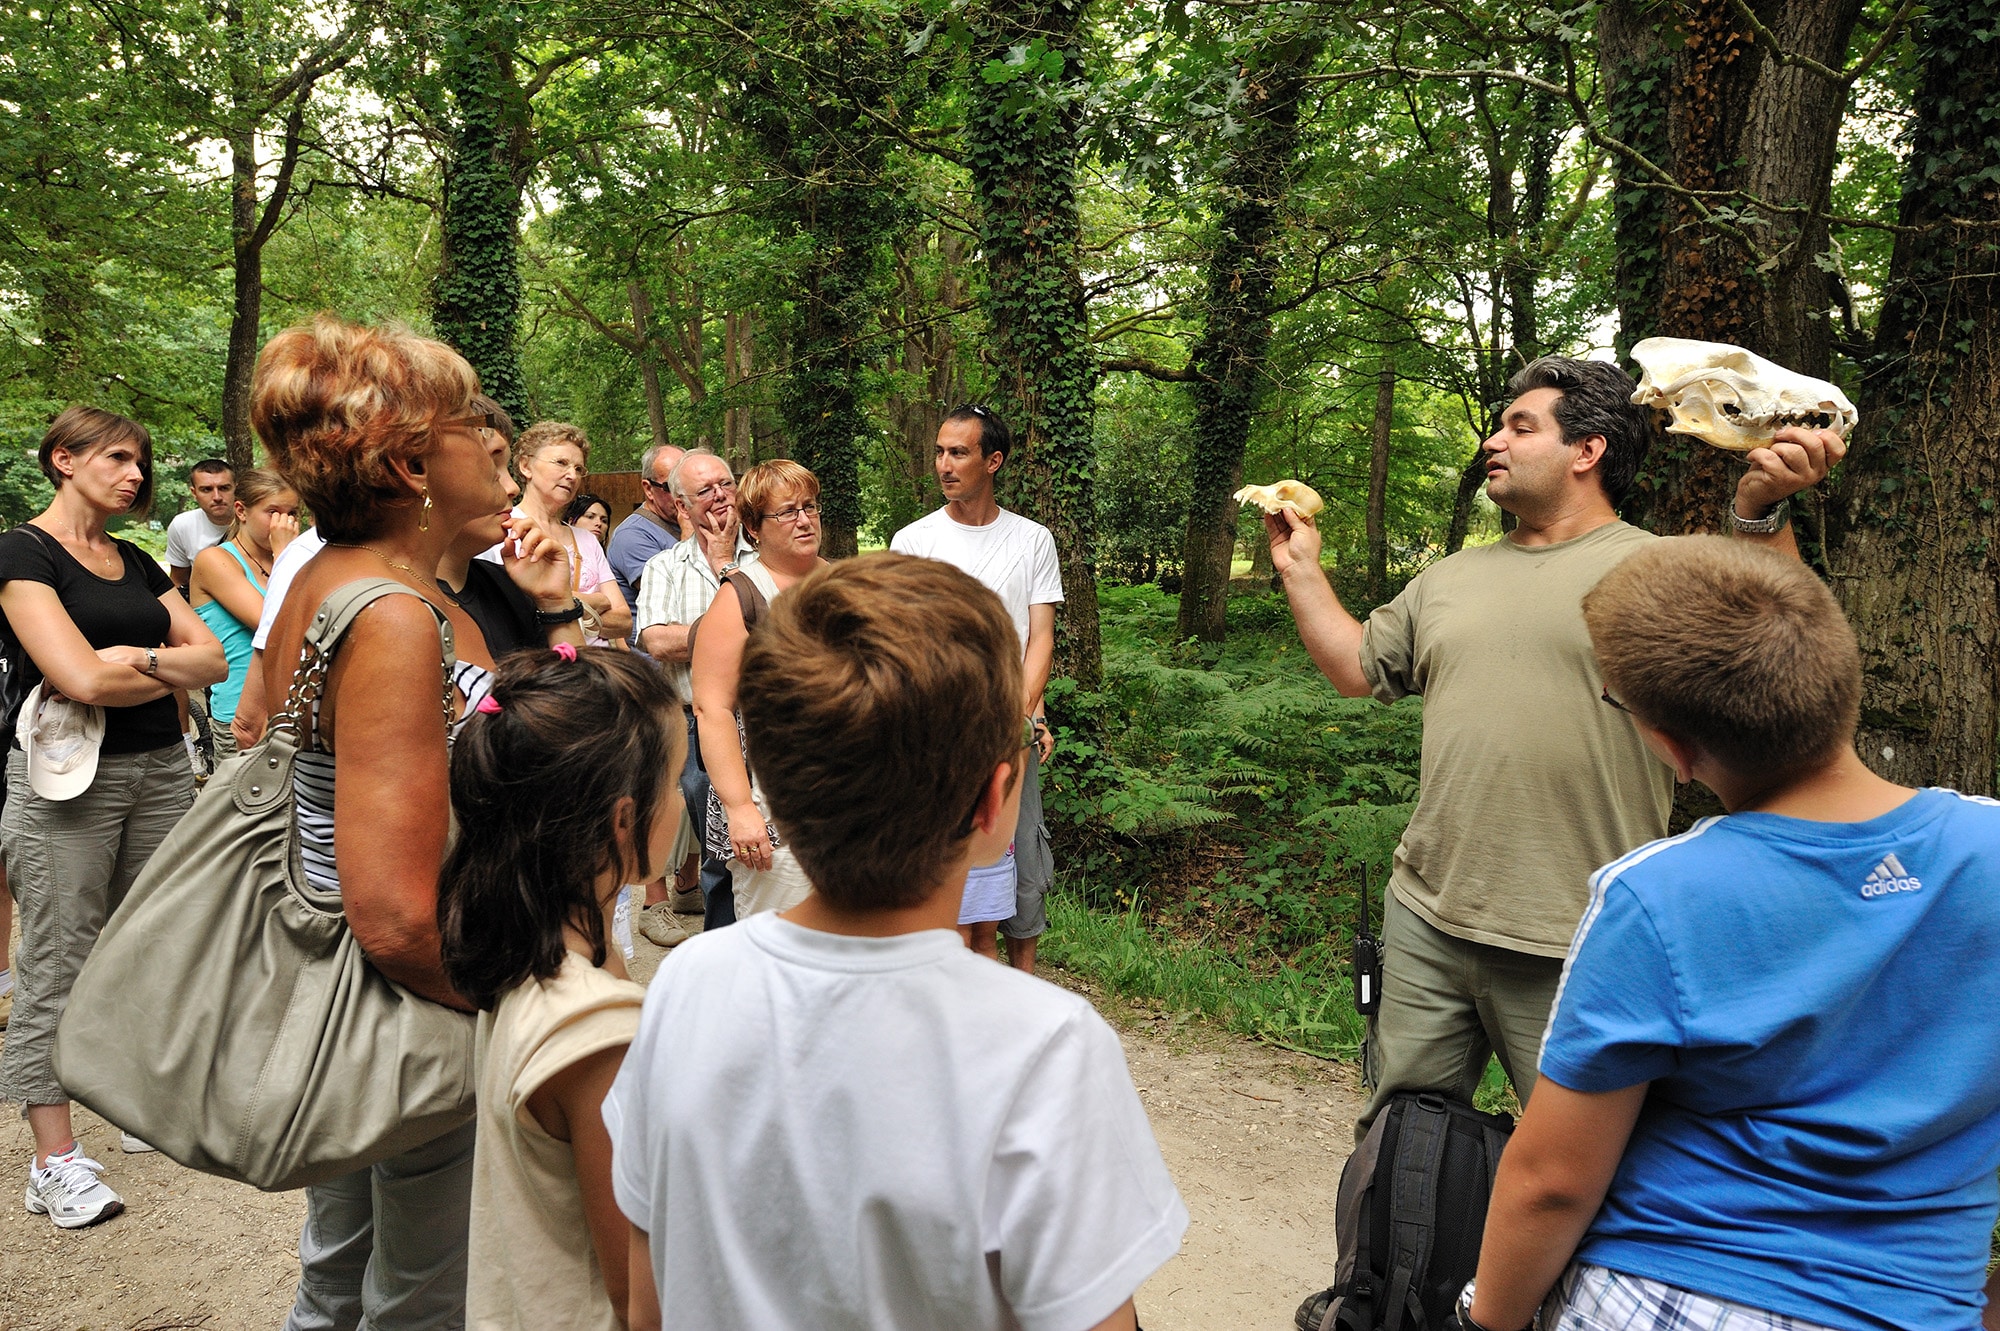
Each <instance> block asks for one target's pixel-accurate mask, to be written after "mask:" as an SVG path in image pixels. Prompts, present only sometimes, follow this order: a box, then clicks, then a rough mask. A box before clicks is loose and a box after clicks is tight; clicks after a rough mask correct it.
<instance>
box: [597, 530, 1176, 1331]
mask: <svg viewBox="0 0 2000 1331" xmlns="http://www.w3.org/2000/svg"><path fill="white" fill-rule="evenodd" d="M1017 646H1018V644H1017V639H1016V636H1015V634H1014V632H1013V630H1012V625H1011V624H1010V623H1009V621H1008V617H1007V614H1006V611H1005V610H1004V609H1003V608H1002V607H1001V605H1000V602H999V600H998V599H997V598H996V597H995V596H994V595H993V594H992V593H991V592H989V591H987V590H986V589H985V588H983V587H981V586H980V585H979V584H978V583H977V582H975V581H974V580H973V579H972V578H971V577H969V576H967V575H966V574H964V573H961V572H959V571H958V570H957V569H954V568H952V567H950V566H948V565H945V564H942V563H939V562H937V561H934V560H926V559H915V558H910V557H907V556H902V555H895V554H877V555H864V556H861V557H859V558H856V559H849V560H845V561H843V562H841V563H838V564H835V565H832V566H830V567H828V568H825V569H822V570H820V571H818V572H816V573H814V574H812V575H811V576H810V577H808V578H807V579H806V580H804V581H803V582H801V583H799V585H798V586H797V587H795V588H793V589H792V590H791V591H790V592H789V593H787V594H786V596H785V597H783V598H782V599H781V600H779V601H778V602H776V603H775V604H773V606H772V607H771V617H770V619H769V621H768V622H767V623H766V625H765V627H763V628H762V629H760V630H759V633H758V636H757V637H755V638H753V639H752V641H751V643H750V645H749V647H748V649H747V650H746V651H745V654H744V661H743V673H742V683H741V684H740V686H739V688H738V693H737V696H738V699H739V700H740V703H741V706H742V710H743V726H744V731H745V735H746V737H747V741H748V744H749V751H750V762H751V765H752V767H753V768H754V769H755V770H756V771H757V772H758V773H759V775H760V777H761V778H762V779H763V780H764V789H765V793H766V795H767V796H768V797H769V799H770V804H771V816H772V820H773V821H774V822H775V823H776V824H777V826H778V830H779V833H780V834H781V835H782V836H783V837H784V838H785V840H786V842H787V843H788V844H789V845H790V846H791V847H792V849H793V851H794V852H795V853H796V854H797V855H798V858H799V862H800V863H801V865H803V866H804V868H805V870H806V873H807V875H808V876H809V877H810V878H811V880H812V882H813V887H814V891H813V894H812V895H811V896H809V897H807V898H806V900H805V901H804V902H802V903H801V904H800V905H798V906H796V907H794V908H792V909H791V910H788V911H785V912H782V913H776V914H767V915H760V916H756V917H753V918H752V919H750V920H748V921H746V922H744V923H742V924H739V925H737V926H736V927H734V928H731V929H724V930H719V931H717V932H715V933H712V934H703V935H701V936H699V937H697V938H694V939H692V940H690V941H689V942H687V943H684V944H682V945H681V946H680V947H679V948H677V949H676V950H675V951H674V952H673V953H672V954H671V955H669V957H668V958H667V960H666V962H665V963H664V964H662V966H661V967H660V971H659V974H658V975H657V976H656V978H655V979H654V981H653V984H652V987H651V989H650V990H649V992H648V993H647V995H646V1005H645V1012H644V1015H643V1016H642V1018H641V1020H640V1026H639V1034H638V1038H637V1039H635V1040H634V1041H633V1043H632V1046H631V1050H630V1052H629V1053H628V1054H627V1056H626V1060H625V1065H624V1068H623V1070H622V1071H621V1072H620V1073H619V1076H618V1079H617V1081H616V1083H615V1084H614V1085H613V1087H612V1090H611V1094H610V1095H609V1096H608V1097H607V1098H606V1100H605V1102H604V1119H605V1123H606V1126H607V1127H608V1128H609V1130H610V1133H611V1139H612V1144H613V1159H612V1182H613V1188H614V1191H615V1193H616V1196H617V1200H618V1204H619V1207H620V1208H621V1209H622V1210H623V1211H624V1213H625V1215H626V1218H627V1219H629V1220H630V1221H631V1222H632V1225H633V1255H632V1263H631V1265H632V1272H633V1301H632V1309H631V1313H632V1318H631V1324H632V1326H633V1327H635V1328H638V1327H651V1326H661V1325H664V1326H670V1327H703V1328H706V1327H723V1326H740V1327H757V1328H759V1331H784V1329H785V1328H797V1329H798V1331H808V1329H810V1331H841V1329H842V1328H853V1329H854V1331H862V1329H863V1328H869V1329H871V1331H872V1329H875V1328H907V1329H908V1331H932V1329H933V1328H939V1327H950V1328H954V1331H972V1329H973V1328H993V1331H1000V1328H1009V1327H1016V1326H1018V1327H1021V1328H1024V1331H1088V1329H1091V1328H1100V1327H1102V1328H1130V1327H1133V1326H1134V1325H1135V1314H1134V1312H1133V1308H1132V1293H1133V1291H1134V1290H1136V1289H1137V1288H1138V1286H1139V1284H1140V1283H1141V1282H1142V1281H1143V1280H1145V1278H1146V1277H1147V1276H1148V1275H1150V1274H1151V1273H1152V1272H1153V1271H1154V1270H1156V1269H1157V1268H1158V1267H1159V1266H1160V1265H1161V1264H1163V1263H1164V1262H1166V1261H1167V1259H1168V1258H1170V1257H1172V1256H1173V1255H1174V1254H1175V1252H1176V1251H1178V1249H1179V1247H1180V1240H1181V1235H1182V1233H1183V1232H1184V1231H1185V1229H1186V1227H1187V1222H1188V1216H1187V1209H1186V1207H1185V1206H1183V1205H1182V1203H1181V1199H1180V1196H1179V1194H1178V1193H1177V1192H1176V1191H1175V1190H1174V1185H1173V1181H1172V1179H1171V1178H1169V1177H1168V1175H1167V1170H1166V1165H1165V1163H1164V1161H1162V1159H1161V1158H1160V1152H1159V1147H1158V1146H1157V1144H1156V1143H1155V1142H1154V1140H1153V1135H1152V1129H1151V1127H1150V1126H1149V1125H1148V1123H1147V1121H1146V1114H1145V1110H1144V1109H1143V1108H1142V1107H1141V1105H1140V1103H1139V1097H1138V1094H1137V1092H1135V1091H1134V1089H1133V1087H1132V1080H1131V1075H1130V1073H1129V1072H1128V1071H1127V1070H1126V1067H1125V1061H1124V1054H1123V1051H1122V1050H1121V1048H1120V1046H1119V1044H1118V1038H1117V1036H1115V1035H1114V1034H1113V1033H1112V1031H1111V1029H1110V1028H1109V1027H1108V1026H1106V1025H1105V1023H1104V1021H1103V1020H1102V1019H1101V1018H1100V1017H1099V1016H1098V1015H1097V1013H1096V1012H1095V1011H1094V1010H1093V1009H1092V1008H1091V1007H1090V1005H1089V1004H1088V1003H1086V1002H1085V1001H1084V1000H1082V999H1081V998H1079V997H1077V996H1076V995H1074V994H1071V993H1068V992H1066V991H1064V990H1061V989H1058V988H1056V987H1054V986H1053V985H1050V984H1046V983H1044V982H1042V981H1040V980H1037V979H1035V978H1034V977H1032V976H1029V975H1024V974H1022V973H1020V972H1019V971H1016V970H1012V969H1009V968H1006V967H1002V966H994V965H991V964H989V963H987V962H986V961H983V960H981V959H980V958H978V957H975V956H973V955H972V953H971V952H970V951H968V950H967V949H966V948H965V947H964V946H963V945H961V943H960V941H959V938H958V934H957V933H956V932H955V930H954V928H953V925H954V923H955V922H956V920H957V917H958V907H959V895H960V892H961V885H962V884H963V883H964V881H965V875H966V869H967V867H968V866H969V865H970V864H972V863H973V862H974V861H975V860H976V859H978V858H980V857H984V858H986V859H989V860H990V859H991V858H992V857H993V855H994V853H996V852H997V850H998V849H999V848H1000V847H1002V846H1004V845H1005V844H1006V842H1007V838H1008V837H1009V836H1010V835H1011V834H1012V831H1013V827H1014V821H1013V820H1014V818H1015V816H1016V812H1017V810H1016V805H1017V803H1018V800H1019V780H1018V778H1017V771H1018V768H1019V765H1020V763H1021V762H1022V759H1023V757H1024V750H1025V749H1026V747H1027V746H1028V743H1029V739H1030V736H1029V733H1028V728H1027V726H1026V724H1025V723H1024V720H1023V717H1022V714H1021V709H1020V699H1021V668H1020V661H1019V657H1018V655H1017ZM718 1123H725V1124H727V1125H728V1126H727V1128H726V1130H724V1131H721V1132H717V1131H716V1130H715V1126H714V1125H716V1124H718ZM647 1272H650V1273H651V1275H652V1277H653V1279H654V1281H655V1282H657V1283H656V1287H648V1283H647V1282H646V1280H645V1279H644V1278H643V1273H647Z"/></svg>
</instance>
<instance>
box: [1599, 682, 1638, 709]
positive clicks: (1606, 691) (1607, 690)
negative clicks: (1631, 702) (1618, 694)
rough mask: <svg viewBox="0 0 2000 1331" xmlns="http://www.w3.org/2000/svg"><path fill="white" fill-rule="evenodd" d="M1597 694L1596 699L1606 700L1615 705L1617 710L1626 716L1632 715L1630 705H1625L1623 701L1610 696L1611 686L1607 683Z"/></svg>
mask: <svg viewBox="0 0 2000 1331" xmlns="http://www.w3.org/2000/svg"><path fill="white" fill-rule="evenodd" d="M1597 696H1598V701H1600V702H1608V703H1610V704H1611V705H1612V706H1613V707H1616V708H1617V709H1618V710H1619V711H1621V712H1623V713H1625V715H1627V716H1630V715H1632V709H1631V708H1630V707H1627V706H1626V705H1625V704H1624V703H1622V702H1619V701H1618V700H1617V699H1616V698H1614V697H1612V696H1611V686H1610V685H1609V684H1606V685H1605V686H1604V692H1602V693H1600V694H1598V695H1597Z"/></svg>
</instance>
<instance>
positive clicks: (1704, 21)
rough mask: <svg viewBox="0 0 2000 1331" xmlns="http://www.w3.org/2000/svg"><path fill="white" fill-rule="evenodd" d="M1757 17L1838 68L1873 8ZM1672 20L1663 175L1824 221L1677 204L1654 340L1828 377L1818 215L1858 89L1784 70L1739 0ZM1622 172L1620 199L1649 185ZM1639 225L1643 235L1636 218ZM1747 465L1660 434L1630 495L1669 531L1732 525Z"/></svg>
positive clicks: (1680, 8)
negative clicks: (1697, 344) (1736, 350)
mask: <svg viewBox="0 0 2000 1331" xmlns="http://www.w3.org/2000/svg"><path fill="white" fill-rule="evenodd" d="M1756 10H1757V12H1758V15H1759V17H1760V18H1761V19H1762V20H1763V21H1764V23H1765V24H1766V26H1767V27H1768V28H1769V29H1770V31H1771V32H1772V33H1773V35H1775V36H1776V38H1777V39H1778V42H1779V44H1780V45H1781V46H1782V47H1783V48H1784V50H1786V51H1787V52H1791V53H1794V54H1797V55H1803V56H1809V57H1811V58H1812V59H1814V60H1817V61H1819V62H1820V63H1821V64H1824V65H1830V66H1833V67H1835V68H1838V67H1839V66H1840V65H1841V64H1842V63H1843V62H1844V61H1845V60H1846V57H1847V48H1848V42H1849V38H1850V36H1851V35H1852V33H1853V30H1854V23H1855V20H1856V18H1857V17H1858V16H1859V15H1860V12H1861V0H1761V3H1758V4H1757V5H1756ZM1672 13H1673V14H1675V15H1676V17H1677V21H1676V26H1677V27H1678V30H1679V34H1680V39H1681V40H1680V43H1679V49H1678V50H1677V51H1676V52H1675V53H1674V55H1673V56H1672V70H1671V73H1670V75H1669V77H1668V78H1667V79H1666V80H1665V82H1664V86H1665V91H1666V100H1667V115H1666V121H1667V124H1666V130H1667V135H1666V138H1667V151H1668V160H1667V162H1665V163H1659V164H1660V165H1662V166H1664V167H1665V168H1666V169H1667V170H1668V171H1670V172H1671V173H1672V175H1673V176H1674V178H1675V180H1676V182H1677V183H1678V184H1679V185H1680V186H1681V187H1682V188H1684V189H1688V190H1707V191H1713V190H1723V191H1728V190H1741V191H1743V192H1744V193H1746V194H1748V195H1749V196H1751V197H1752V198H1754V199H1757V200H1760V201H1761V202H1764V203H1767V204H1771V205H1774V206H1777V207H1804V208H1807V209H1811V210H1813V212H1812V213H1811V214H1810V215H1809V216H1807V217H1800V216H1797V215H1794V214H1789V213H1782V212H1774V211H1771V210H1769V209H1761V210H1760V209H1756V208H1754V207H1752V208H1750V209H1747V210H1746V211H1748V212H1749V213H1750V214H1751V215H1752V223H1751V224H1750V225H1744V226H1737V227H1734V228H1733V230H1732V229H1731V228H1725V227H1721V226H1717V225H1714V224H1712V223H1708V222H1705V221H1704V220H1703V219H1702V217H1701V215H1700V211H1699V209H1698V208H1697V206H1696V205H1695V204H1694V203H1693V202H1692V201H1691V200H1688V199H1686V198H1682V197H1679V196H1669V198H1668V201H1667V204H1666V210H1665V211H1666V225H1665V227H1664V229H1663V230H1662V231H1661V232H1660V235H1659V250H1658V252H1659V281H1658V288H1657V292H1656V295H1655V300H1656V303H1655V307H1654V311H1653V315H1654V317H1653V323H1652V329H1651V331H1653V332H1656V333H1659V334H1661V335H1664V336H1668V337H1688V338H1699V339H1703V340H1707V341H1715V342H1732V343H1735V344H1737V345H1739V346H1745V347H1748V348H1749V349H1750V350H1752V351H1755V352H1757V353H1758V354H1759V355H1763V356H1768V357H1769V358H1771V359H1772V360H1774V361H1777V362H1778V363H1779V364H1781V365H1785V366H1787V367H1789V368H1791V369H1795V370H1798V371H1800V372H1801V373H1804V374H1810V375H1815V376H1822V377H1823V376H1825V375H1826V374H1827V372H1828V362H1829V358H1830V356H1831V342H1830V340H1829V329H1828V324H1827V315H1828V311H1830V310H1831V309H1832V307H1833V286H1832V278H1831V275H1830V274H1828V273H1827V272H1825V271H1823V270H1822V269H1821V268H1820V267H1819V265H1818V263H1817V260H1818V259H1819V258H1820V257H1821V255H1822V254H1824V252H1825V251H1826V248H1827V233H1826V224H1825V221H1824V220H1823V219H1822V218H1821V217H1820V216H1819V215H1818V214H1819V211H1820V210H1823V209H1824V208H1825V207H1826V204H1827V199H1828V196H1829V193H1830V191H1831V188H1832V179H1833V162H1834V155H1835V150H1836V148H1837V146H1838V143H1839V135H1840V119H1841V111H1842V109H1843V107H1844V106H1845V103H1846V89H1845V88H1844V87H1842V86H1841V85H1838V84H1836V83H1834V82H1832V81H1831V80H1828V79H1826V78H1824V77H1822V76H1820V75H1818V74H1815V73H1812V72H1811V71H1809V70H1806V69H1802V68H1800V67H1798V66H1796V65H1782V64H1780V63H1779V62H1778V60H1777V58H1776V55H1775V53H1774V52H1773V51H1771V50H1770V49H1769V46H1768V44H1767V43H1763V42H1760V41H1758V40H1756V39H1755V37H1754V35H1753V33H1752V32H1751V30H1750V25H1749V24H1748V23H1746V22H1745V21H1744V20H1743V17H1742V15H1741V14H1740V13H1739V12H1738V11H1737V9H1736V7H1735V0H1682V3H1680V4H1679V5H1677V6H1676V8H1675V10H1674V11H1672ZM1616 24H1617V21H1616V20H1614V31H1615V30H1616ZM1621 40H1622V38H1621ZM1627 45H1628V47H1630V46H1634V45H1643V44H1634V43H1629V42H1628V43H1627ZM1613 82H1614V83H1617V82H1618V80H1613ZM1655 95H1656V96H1657V92H1656V93H1655ZM1619 175H1620V188H1621V190H1624V189H1631V188H1633V187H1634V186H1635V184H1643V183H1645V176H1644V172H1643V170H1642V169H1641V168H1638V167H1635V166H1634V165H1633V164H1631V163H1629V162H1621V163H1620V164H1619ZM1716 202H1719V201H1718V200H1711V203H1712V204H1713V203H1716ZM1621 229H1622V228H1621ZM1631 230H1632V231H1633V232H1634V233H1635V234H1634V235H1633V236H1632V237H1630V238H1631V239H1634V240H1636V239H1638V237H1637V235H1636V231H1637V225H1636V222H1635V225H1634V227H1633V228H1631ZM1625 238H1626V237H1624V236H1621V239H1625ZM1639 262H1642V260H1641V259H1640V257H1639V256H1630V258H1629V263H1631V264H1636V263H1639ZM1739 470H1740V467H1739V465H1738V463H1737V461H1736V459H1734V458H1733V457H1731V456H1730V455H1728V454H1726V453H1724V452H1721V451H1719V450H1717V449H1713V448H1710V447H1708V446H1707V445H1705V444H1702V443H1700V442H1699V441H1696V440H1691V439H1689V438H1687V437H1686V436H1682V435H1667V436H1664V437H1663V439H1662V440H1661V441H1660V442H1658V443H1656V444H1655V445H1654V449H1653V453H1652V455H1651V456H1650V457H1649V458H1648V459H1647V463H1646V466H1645V468H1644V470H1643V471H1642V472H1641V473H1640V478H1639V481H1638V484H1637V485H1636V486H1635V487H1634V494H1633V499H1634V501H1635V503H1634V508H1635V511H1636V512H1638V513H1640V514H1641V515H1642V516H1643V517H1644V518H1645V519H1646V521H1647V522H1648V524H1649V525H1650V526H1651V527H1652V528H1653V530H1655V531H1658V532H1663V533H1671V532H1688V531H1719V530H1726V529H1727V526H1728V517H1727V510H1728V506H1729V503H1730V499H1731V496H1732V493H1733V492H1734V490H1735V486H1736V478H1737V475H1738V473H1739Z"/></svg>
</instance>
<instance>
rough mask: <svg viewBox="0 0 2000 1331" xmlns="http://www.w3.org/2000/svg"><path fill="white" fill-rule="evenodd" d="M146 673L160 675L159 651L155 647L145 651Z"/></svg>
mask: <svg viewBox="0 0 2000 1331" xmlns="http://www.w3.org/2000/svg"><path fill="white" fill-rule="evenodd" d="M146 673H147V674H149V675H157V674H159V673H160V651H159V648H157V647H148V648H147V649H146Z"/></svg>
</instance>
